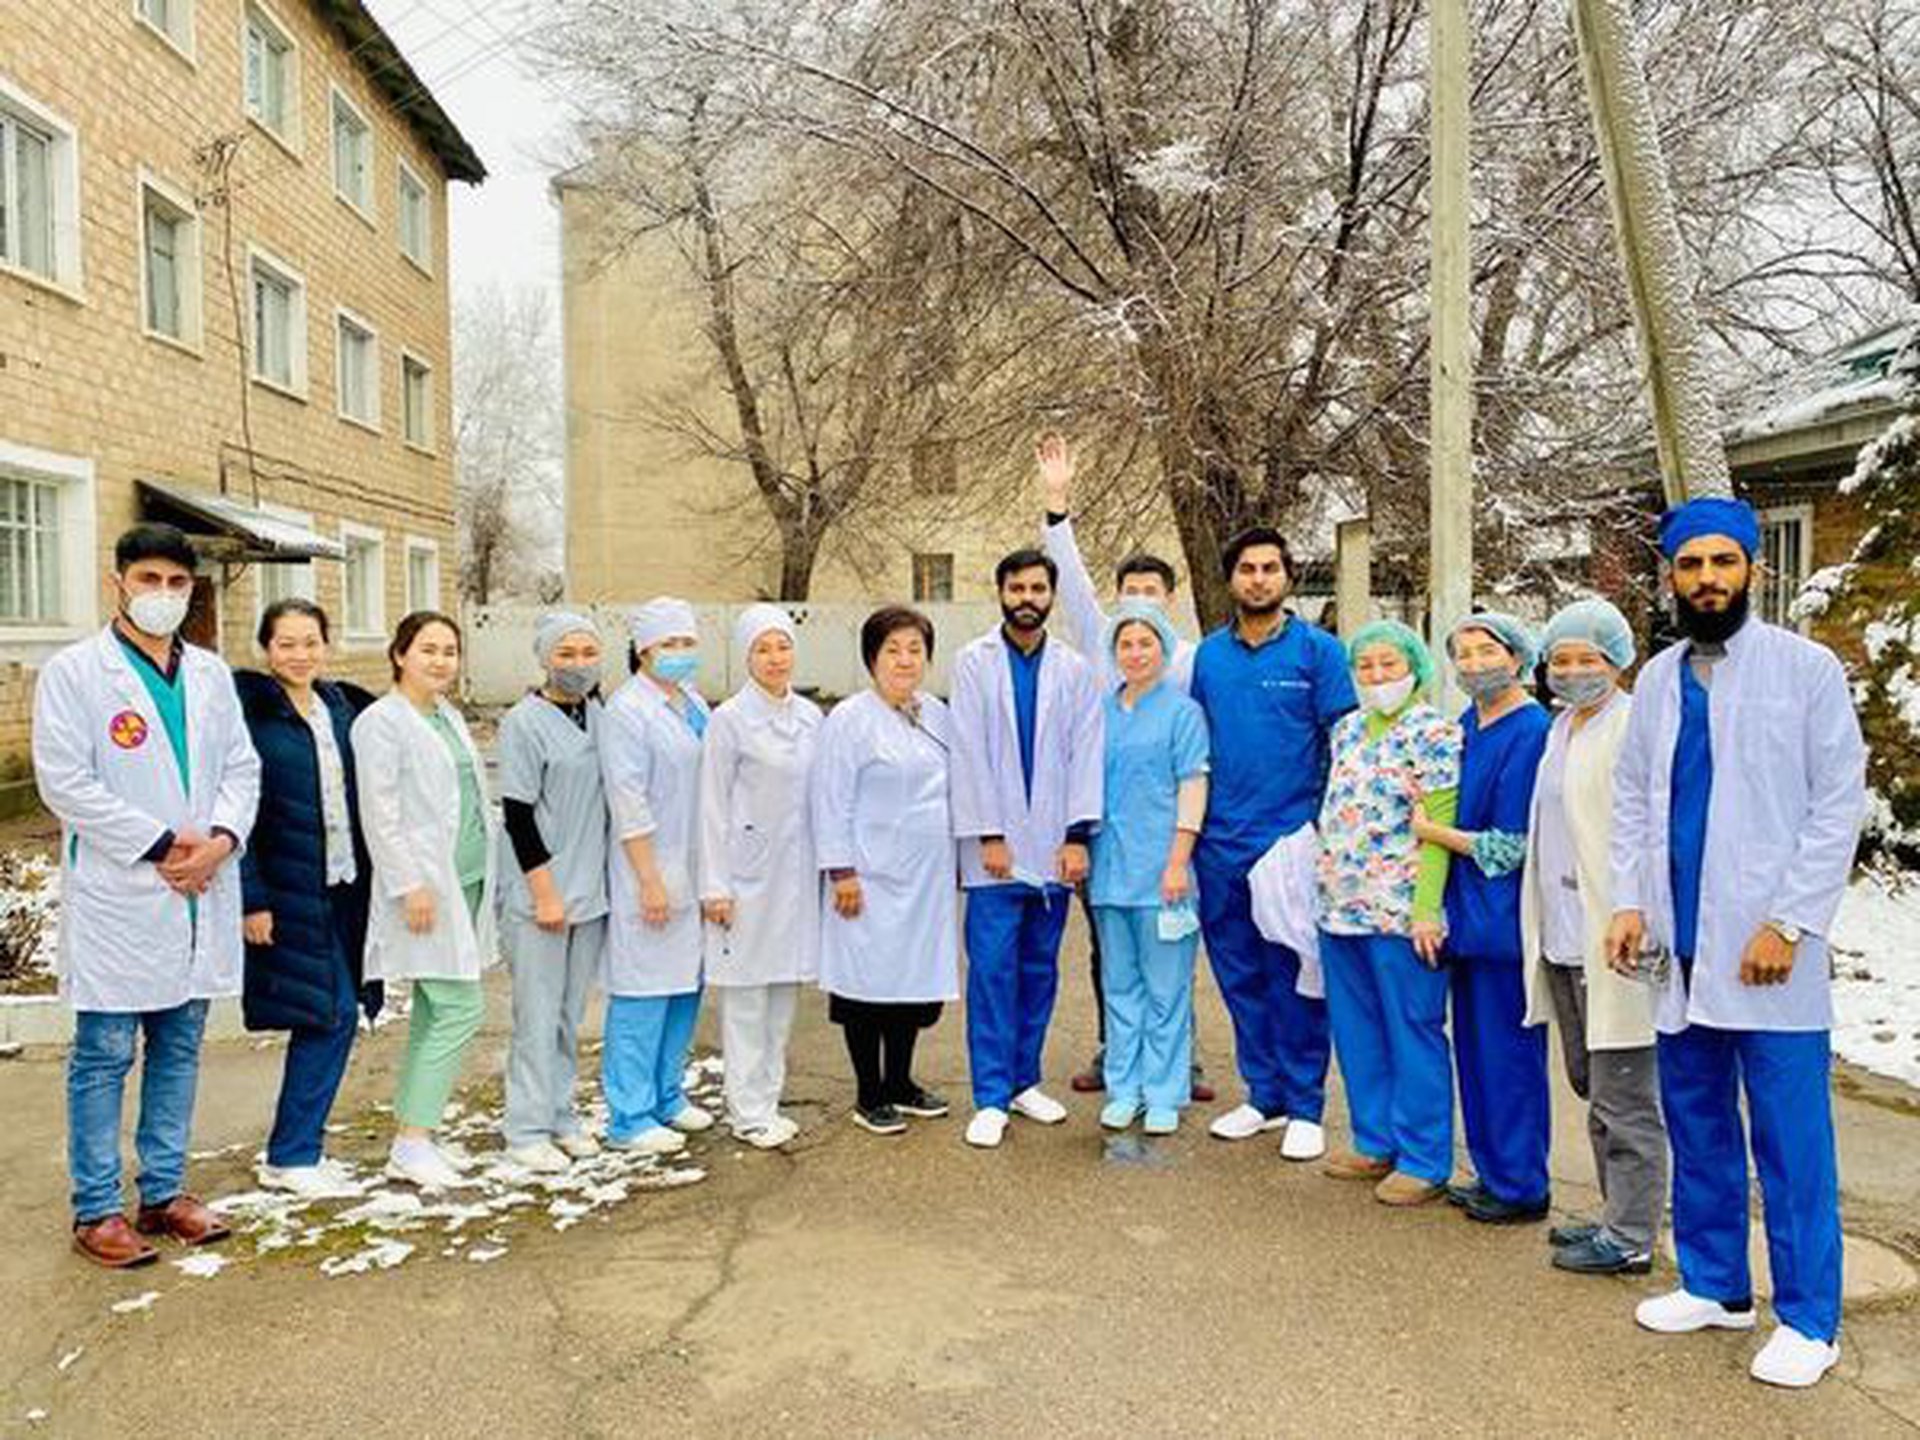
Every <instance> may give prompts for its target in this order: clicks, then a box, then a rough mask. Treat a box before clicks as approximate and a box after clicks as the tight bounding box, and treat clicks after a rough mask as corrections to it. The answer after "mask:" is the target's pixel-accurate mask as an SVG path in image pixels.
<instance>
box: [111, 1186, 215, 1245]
mask: <svg viewBox="0 0 1920 1440" xmlns="http://www.w3.org/2000/svg"><path fill="white" fill-rule="evenodd" d="M134 1228H135V1229H136V1230H138V1231H139V1232H140V1233H141V1234H142V1235H171V1236H172V1237H173V1238H174V1239H175V1240H178V1241H179V1242H180V1243H181V1244H182V1245H211V1244H213V1242H214V1241H216V1240H224V1239H226V1238H227V1236H229V1235H231V1234H232V1233H233V1231H232V1229H231V1228H230V1227H229V1226H228V1225H227V1222H226V1221H224V1220H222V1219H221V1218H220V1217H219V1216H218V1215H216V1214H214V1213H213V1211H211V1210H209V1209H208V1208H207V1207H206V1206H204V1205H202V1204H201V1203H200V1202H199V1201H198V1200H196V1199H194V1198H193V1196H191V1195H184V1194H183V1195H176V1196H174V1197H173V1199H171V1200H169V1201H167V1203H166V1204H164V1205H142V1206H141V1207H140V1218H139V1219H138V1220H136V1221H135V1222H134Z"/></svg>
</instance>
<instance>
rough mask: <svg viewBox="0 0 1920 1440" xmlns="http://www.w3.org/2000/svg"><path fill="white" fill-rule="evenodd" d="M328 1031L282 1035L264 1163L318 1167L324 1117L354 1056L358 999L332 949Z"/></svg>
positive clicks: (342, 957) (343, 959)
mask: <svg viewBox="0 0 1920 1440" xmlns="http://www.w3.org/2000/svg"><path fill="white" fill-rule="evenodd" d="M333 992H334V993H333V1013H334V1024H333V1027H332V1028H331V1029H326V1030H320V1029H311V1030H309V1029H301V1030H295V1031H293V1032H291V1033H290V1034H289V1035H288V1036H287V1065H286V1069H285V1070H284V1071H283V1072H282V1073H281V1076H280V1101H279V1103H278V1104H277V1105H276V1106H275V1107H274V1112H273V1133H272V1134H271V1135H269V1136H268V1137H267V1163H268V1164H269V1165H279V1166H287V1167H291V1166H296V1165H317V1164H318V1163H319V1162H320V1156H321V1153H322V1152H323V1151H324V1150H325V1148H326V1129H327V1116H328V1115H330V1114H331V1113H332V1112H333V1098H334V1096H336V1095H338V1094H339V1093H340V1081H341V1080H342V1079H343V1078H345V1076H346V1073H347V1057H348V1056H350V1055H351V1054H352V1053H353V1037H354V1036H355V1035H356V1034H357V1033H358V1032H359V1029H360V997H359V994H358V993H357V992H356V991H355V989H354V985H353V970H352V967H351V966H350V965H349V964H348V963H347V956H346V952H345V951H344V950H342V949H341V948H340V946H339V945H338V944H336V945H335V947H334V966H333Z"/></svg>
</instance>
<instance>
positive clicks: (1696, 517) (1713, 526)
mask: <svg viewBox="0 0 1920 1440" xmlns="http://www.w3.org/2000/svg"><path fill="white" fill-rule="evenodd" d="M1702 535H1724V536H1726V537H1727V538H1728V539H1729V540H1732V541H1733V542H1735V543H1736V544H1737V545H1739V547H1740V548H1741V549H1742V550H1744V551H1746V552H1747V558H1748V559H1749V560H1751V559H1752V558H1753V556H1754V553H1755V552H1756V551H1758V550H1759V548H1760V517H1759V516H1758V515H1756V514H1754V512H1753V507H1752V506H1751V505H1749V504H1747V502H1746V501H1744V500H1723V499H1720V498H1719V497H1718V496H1706V497H1704V498H1702V499H1699V500H1689V501H1687V503H1686V504H1684V505H1676V506H1674V507H1673V509H1671V510H1669V511H1667V513H1666V514H1664V515H1662V516H1661V517H1660V553H1661V554H1662V555H1664V556H1666V557H1667V559H1669V560H1671V559H1673V557H1674V556H1676V555H1678V554H1679V553H1680V547H1681V546H1682V545H1685V544H1686V543H1687V542H1688V541H1689V540H1698V539H1699V538H1700V537H1701V536H1702Z"/></svg>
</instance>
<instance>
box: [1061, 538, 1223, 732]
mask: <svg viewBox="0 0 1920 1440" xmlns="http://www.w3.org/2000/svg"><path fill="white" fill-rule="evenodd" d="M1040 535H1041V543H1042V544H1043V545H1044V546H1045V547H1046V552H1047V555H1048V556H1049V557H1050V558H1051V559H1052V560H1053V563H1054V564H1056V565H1058V566H1059V567H1060V611H1061V617H1062V618H1064V619H1065V620H1066V622H1067V631H1068V633H1067V634H1066V635H1065V637H1064V638H1065V639H1066V640H1067V642H1068V643H1069V644H1070V645H1072V646H1073V648H1074V649H1076V650H1078V651H1079V652H1080V654H1081V656H1082V657H1083V658H1084V659H1085V660H1086V661H1087V662H1088V663H1089V664H1091V665H1092V666H1093V670H1094V676H1095V681H1096V683H1097V684H1098V685H1099V687H1100V691H1101V693H1102V694H1105V693H1106V692H1107V691H1109V690H1113V689H1116V688H1118V687H1119V685H1120V683H1121V681H1122V679H1123V677H1122V676H1121V674H1120V667H1119V666H1118V665H1116V664H1115V663H1114V659H1113V652H1112V651H1111V650H1109V649H1108V648H1107V626H1108V625H1109V624H1111V623H1112V621H1113V617H1112V616H1111V615H1109V614H1108V613H1107V612H1106V611H1105V610H1104V609H1102V608H1101V605H1100V592H1099V591H1098V590H1096V589H1095V588H1094V584H1093V576H1092V574H1091V573H1089V571H1088V570H1087V562H1086V560H1085V558H1084V557H1083V556H1082V555H1081V554H1080V541H1079V540H1078V538H1077V537H1076V536H1075V535H1074V533H1073V521H1071V520H1062V521H1061V522H1060V523H1059V524H1058V525H1045V526H1042V527H1041V531H1040ZM1199 648H1200V647H1199V646H1197V645H1195V644H1194V643H1193V641H1191V640H1189V639H1187V638H1186V637H1185V636H1182V637H1181V639H1180V643H1179V647H1178V648H1177V649H1176V650H1175V651H1174V652H1173V655H1172V657H1171V659H1170V661H1169V663H1168V665H1167V679H1168V681H1169V682H1171V683H1172V685H1173V686H1174V687H1175V688H1176V689H1177V690H1179V692H1180V693H1181V694H1182V695H1185V694H1187V693H1188V692H1189V691H1190V690H1192V689H1193V656H1194V652H1195V651H1196V650H1198V649H1199Z"/></svg>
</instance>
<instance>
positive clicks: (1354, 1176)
mask: <svg viewBox="0 0 1920 1440" xmlns="http://www.w3.org/2000/svg"><path fill="white" fill-rule="evenodd" d="M1392 1172H1393V1162H1392V1161H1391V1160H1376V1159H1374V1158H1373V1156H1371V1155H1362V1154H1361V1153H1360V1152H1359V1151H1358V1150H1336V1151H1335V1152H1334V1153H1333V1154H1331V1155H1329V1156H1328V1157H1327V1160H1326V1163H1325V1164H1324V1165H1322V1166H1321V1167H1320V1173H1321V1174H1322V1175H1331V1176H1332V1177H1333V1178H1334V1179H1336V1180H1384V1179H1386V1177H1387V1176H1388V1175H1389V1174H1391V1173H1392Z"/></svg>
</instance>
